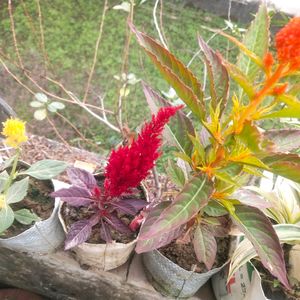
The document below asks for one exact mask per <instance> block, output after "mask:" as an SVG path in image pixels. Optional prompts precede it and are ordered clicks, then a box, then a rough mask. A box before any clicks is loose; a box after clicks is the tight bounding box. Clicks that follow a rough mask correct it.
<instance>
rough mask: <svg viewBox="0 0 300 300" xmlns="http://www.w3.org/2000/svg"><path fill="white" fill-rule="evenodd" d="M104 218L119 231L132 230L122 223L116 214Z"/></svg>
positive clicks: (130, 232)
mask: <svg viewBox="0 0 300 300" xmlns="http://www.w3.org/2000/svg"><path fill="white" fill-rule="evenodd" d="M104 220H105V221H106V222H107V223H108V224H109V225H111V226H112V227H114V228H115V229H116V230H118V231H119V232H122V233H126V234H132V231H131V230H130V229H129V227H128V226H127V225H126V224H124V223H123V222H122V221H121V220H120V219H119V218H118V217H117V216H116V215H114V214H110V215H109V216H108V217H104Z"/></svg>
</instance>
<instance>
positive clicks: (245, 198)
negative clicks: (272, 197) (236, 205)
mask: <svg viewBox="0 0 300 300" xmlns="http://www.w3.org/2000/svg"><path fill="white" fill-rule="evenodd" d="M230 198H232V199H237V200H239V201H240V202H241V203H242V204H245V205H249V206H254V207H257V208H259V209H265V208H269V207H271V206H272V204H271V203H270V202H268V201H266V200H265V199H264V198H263V197H262V196H260V195H259V194H257V193H255V192H254V191H251V190H248V189H246V188H244V189H239V190H237V191H236V192H234V193H233V194H232V195H231V196H230Z"/></svg>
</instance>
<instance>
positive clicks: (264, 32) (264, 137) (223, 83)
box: [130, 5, 300, 297]
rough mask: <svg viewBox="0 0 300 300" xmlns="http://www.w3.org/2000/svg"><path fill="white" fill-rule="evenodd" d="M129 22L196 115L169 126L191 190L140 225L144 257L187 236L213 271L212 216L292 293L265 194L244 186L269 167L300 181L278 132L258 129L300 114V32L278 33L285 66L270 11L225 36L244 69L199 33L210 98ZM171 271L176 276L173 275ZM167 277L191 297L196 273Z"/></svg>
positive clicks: (173, 289) (296, 162)
mask: <svg viewBox="0 0 300 300" xmlns="http://www.w3.org/2000/svg"><path fill="white" fill-rule="evenodd" d="M292 22H294V21H292ZM297 24H298V23H297ZM130 26H131V29H132V31H133V32H134V34H135V35H136V38H137V40H138V42H139V44H140V45H141V46H142V48H143V49H144V50H145V52H146V53H147V54H148V56H149V57H150V58H151V59H152V61H153V63H154V65H155V66H156V67H157V68H158V69H159V71H160V73H161V74H162V76H163V77H164V78H165V79H166V80H167V82H168V83H169V84H170V85H171V86H172V87H173V88H174V90H175V91H176V93H177V95H178V97H179V98H180V99H181V100H182V101H183V102H184V103H185V105H186V108H187V109H189V110H190V112H191V113H192V117H193V120H194V124H195V125H194V126H193V125H192V123H191V121H190V120H188V119H187V117H186V116H183V117H181V118H179V117H178V118H176V119H175V120H174V121H177V124H175V125H174V126H173V127H172V126H171V125H172V124H170V127H171V128H170V130H171V132H172V134H171V135H169V136H168V137H169V138H172V140H173V142H174V143H173V144H174V145H175V146H177V148H178V150H179V153H177V154H176V156H177V157H178V158H179V159H180V166H183V165H184V168H179V167H178V166H176V165H174V168H173V172H172V173H173V174H175V175H176V180H177V181H178V178H180V182H181V184H182V185H183V187H182V190H181V192H180V193H179V194H178V196H177V197H176V198H175V200H174V201H173V202H171V203H169V204H165V203H164V204H161V205H157V206H155V207H153V208H152V209H151V210H150V212H149V213H148V216H147V217H146V220H145V222H144V224H143V226H142V228H141V233H140V235H139V238H138V243H137V248H136V250H137V252H139V253H141V252H149V251H151V250H154V249H157V248H161V247H162V246H164V245H167V244H169V243H170V242H171V241H172V240H174V238H177V237H178V236H182V231H183V232H184V234H186V233H189V234H191V236H192V239H191V240H188V242H189V243H192V245H189V247H193V248H194V251H195V256H196V257H197V259H198V261H201V262H204V263H205V265H206V267H211V266H212V265H213V264H212V263H211V262H213V261H214V259H215V256H216V252H217V243H216V241H215V239H214V238H213V236H214V231H213V230H212V229H210V230H208V228H207V221H206V219H207V218H209V217H214V218H216V216H217V218H218V216H220V215H222V214H224V215H225V216H227V217H229V218H230V219H231V220H232V222H233V224H234V225H235V226H236V227H237V228H238V229H239V230H240V232H241V233H243V234H244V235H245V236H246V237H247V238H248V239H249V240H250V241H251V243H252V244H253V246H254V248H255V250H256V253H257V255H258V256H259V257H260V259H261V262H262V264H263V265H264V267H265V268H266V269H268V270H269V271H270V272H271V273H272V275H273V276H275V277H276V278H277V279H278V280H279V281H280V282H281V283H282V284H283V286H285V288H287V289H289V288H290V285H289V283H288V279H287V274H286V267H285V262H284V255H283V250H282V248H281V245H280V241H279V239H278V236H277V234H276V232H275V230H274V228H273V226H272V224H271V222H270V220H269V219H268V217H267V216H266V215H265V214H264V212H263V208H265V205H266V203H265V201H263V199H262V197H258V196H254V195H253V194H251V195H249V193H248V192H247V190H243V189H242V186H243V185H245V183H246V182H247V181H248V178H249V176H253V175H255V176H261V175H262V171H263V170H268V171H270V172H272V173H274V174H277V175H281V176H284V177H286V178H289V179H291V180H293V181H295V182H300V175H299V174H300V173H299V167H300V156H299V155H298V154H294V153H288V152H281V151H280V149H279V150H278V148H276V139H275V138H276V136H275V138H273V137H272V136H271V137H270V135H268V134H267V133H264V132H262V130H261V129H260V128H259V127H258V125H259V124H260V122H261V120H264V119H268V118H282V117H294V118H295V117H299V114H300V102H299V100H298V99H297V98H296V97H295V93H296V90H297V86H296V85H294V84H292V83H288V77H290V76H293V75H295V74H297V71H298V69H299V67H300V64H299V49H298V45H299V43H298V40H297V38H295V39H293V38H292V37H293V36H294V32H298V31H297V30H298V29H299V26H298V25H297V26H298V27H297V26H294V25H293V26H292V28H290V30H289V32H283V33H282V34H281V35H279V36H280V38H278V39H277V45H276V46H277V56H278V60H275V59H274V57H273V55H272V54H271V53H270V52H269V17H268V13H267V9H266V7H265V6H264V5H262V6H261V7H260V9H259V11H258V13H257V15H256V17H255V20H254V21H253V22H252V24H251V26H250V28H249V29H248V31H247V32H246V34H245V37H244V40H243V42H240V41H238V40H237V39H235V38H233V37H231V36H228V35H227V34H225V33H222V32H220V34H222V35H224V36H225V37H227V38H228V39H229V40H230V41H231V42H233V43H234V44H235V45H237V46H238V47H239V49H240V51H241V53H240V55H239V56H238V62H237V64H231V63H229V62H228V61H226V60H225V59H224V58H222V57H221V55H220V54H219V53H217V52H215V51H213V50H212V49H211V48H210V47H209V46H208V45H207V44H206V43H205V42H204V41H203V39H202V38H201V37H199V39H198V40H199V47H200V52H201V55H202V58H203V61H204V63H205V67H206V68H207V75H208V79H209V93H210V97H209V101H207V102H206V101H205V100H204V93H205V91H203V87H202V85H201V84H200V82H199V81H198V80H197V78H196V77H195V75H194V74H193V73H192V72H191V71H190V70H189V69H188V68H187V67H185V65H184V64H183V63H182V62H181V61H180V60H178V59H177V58H176V57H175V56H174V55H173V54H172V53H170V52H169V50H167V49H165V48H164V47H162V46H161V45H160V44H159V43H158V42H156V41H155V40H154V39H151V38H150V37H148V36H147V35H146V34H144V33H142V32H140V31H138V30H137V29H136V28H135V27H134V26H133V25H132V24H130ZM229 77H230V78H231V79H232V80H234V81H235V82H236V84H237V85H238V90H237V91H236V93H235V94H233V95H232V96H231V99H232V101H228V100H229ZM144 89H145V94H146V97H147V100H148V103H149V104H150V107H152V108H153V109H154V110H155V109H157V106H160V105H164V104H165V103H166V100H164V99H162V98H161V97H160V96H159V95H158V94H156V93H155V92H153V91H152V90H151V89H150V88H149V87H148V86H146V85H144ZM199 128H200V130H199ZM196 129H197V130H196ZM184 131H185V132H184ZM297 136H298V137H299V131H297ZM288 137H289V135H288V134H286V135H282V137H281V139H283V140H286V139H288ZM182 161H183V162H184V164H183V163H182ZM238 190H239V193H237V191H238ZM224 211H225V212H224ZM217 223H219V224H220V222H218V221H217ZM146 255H147V259H145V263H146V264H147V260H148V259H149V256H150V255H156V257H158V254H157V252H156V251H154V252H152V253H151V254H149V253H148V254H146ZM152 261H153V262H155V259H153V260H152ZM157 261H158V262H159V263H161V260H158V259H157ZM146 266H147V265H146ZM158 267H159V266H158ZM152 269H153V268H152ZM148 271H149V272H152V270H151V269H148ZM172 272H173V275H174V276H171V275H170V274H172ZM161 274H162V273H161V272H159V271H158V272H156V273H155V274H154V272H152V274H151V275H152V277H153V280H154V281H155V282H156V287H157V288H159V289H160V291H162V292H163V293H170V294H171V295H173V296H176V297H179V296H180V297H189V296H191V295H192V292H191V290H190V289H188V290H187V291H186V293H185V291H184V288H185V287H187V286H188V285H187V282H188V279H189V278H190V277H191V276H192V274H191V273H190V275H189V276H190V277H189V276H188V277H187V276H186V275H183V276H181V277H180V275H179V274H178V272H176V273H175V272H174V271H172V270H171V269H169V271H166V272H165V274H164V275H167V276H169V277H167V278H166V277H165V278H163V277H162V276H161ZM208 275H211V273H210V274H208ZM156 276H158V277H156ZM208 277H209V276H206V275H205V280H203V281H202V282H200V283H199V285H198V286H196V287H195V288H194V290H193V292H195V291H196V290H197V288H199V287H200V286H201V284H203V283H205V281H206V280H207V279H208ZM171 280H172V282H171ZM176 281H177V282H176Z"/></svg>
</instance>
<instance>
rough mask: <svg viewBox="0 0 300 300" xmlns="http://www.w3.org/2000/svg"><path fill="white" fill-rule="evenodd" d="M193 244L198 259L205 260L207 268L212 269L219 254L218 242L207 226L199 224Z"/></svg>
mask: <svg viewBox="0 0 300 300" xmlns="http://www.w3.org/2000/svg"><path fill="white" fill-rule="evenodd" d="M193 245H194V250H195V254H196V257H197V259H198V260H199V261H200V262H201V261H202V262H204V264H205V266H206V268H207V269H208V270H210V269H211V268H212V266H213V264H214V261H215V258H216V254H217V242H216V239H215V238H214V236H213V234H212V233H211V232H210V231H209V230H208V228H207V227H206V226H200V225H198V226H197V228H196V230H195V233H194V240H193Z"/></svg>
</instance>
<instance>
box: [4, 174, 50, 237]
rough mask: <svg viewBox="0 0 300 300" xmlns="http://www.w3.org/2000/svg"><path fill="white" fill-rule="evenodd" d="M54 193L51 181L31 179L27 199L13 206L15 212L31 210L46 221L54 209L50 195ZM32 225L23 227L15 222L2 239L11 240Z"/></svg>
mask: <svg viewBox="0 0 300 300" xmlns="http://www.w3.org/2000/svg"><path fill="white" fill-rule="evenodd" d="M52 191H53V186H52V183H51V181H48V180H45V181H42V180H37V179H35V178H32V177H29V188H28V193H27V195H26V197H25V198H24V199H23V200H22V201H20V202H18V203H14V204H12V205H11V207H12V209H13V210H14V211H16V210H19V209H23V208H26V209H29V210H30V211H31V212H34V213H35V214H36V215H37V216H39V217H40V218H41V219H42V220H46V219H48V218H49V217H50V216H51V213H52V211H53V208H54V201H53V198H51V197H50V196H49V195H50V193H51V192H52ZM31 226H32V224H31V225H23V224H21V223H19V222H18V221H16V220H15V221H14V223H13V225H12V226H10V227H9V228H8V229H7V230H6V231H5V232H4V233H3V234H2V235H1V236H0V237H1V238H10V237H13V236H16V235H18V234H20V233H22V232H24V231H26V230H27V229H29V228H30V227H31Z"/></svg>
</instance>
